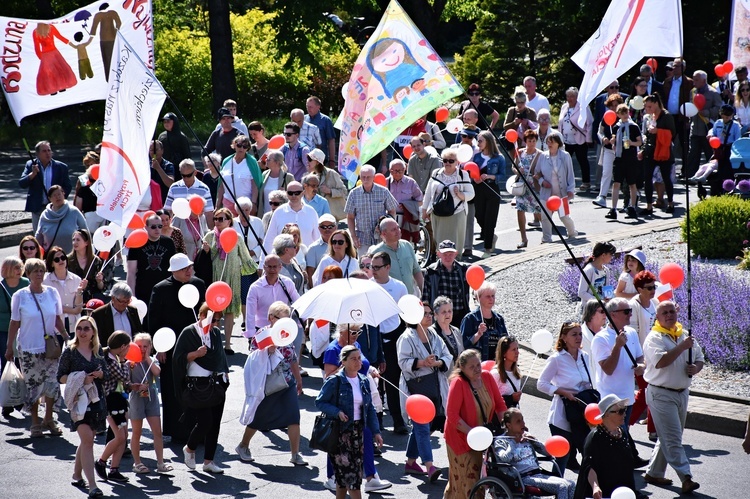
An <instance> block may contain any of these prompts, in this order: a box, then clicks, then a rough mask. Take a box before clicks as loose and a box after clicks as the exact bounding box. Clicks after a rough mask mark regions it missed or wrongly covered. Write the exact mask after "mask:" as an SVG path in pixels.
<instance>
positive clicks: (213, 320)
mask: <svg viewBox="0 0 750 499" xmlns="http://www.w3.org/2000/svg"><path fill="white" fill-rule="evenodd" d="M219 322H221V317H219V318H218V319H217V318H215V317H214V318H213V319H212V320H211V324H218V323H219Z"/></svg>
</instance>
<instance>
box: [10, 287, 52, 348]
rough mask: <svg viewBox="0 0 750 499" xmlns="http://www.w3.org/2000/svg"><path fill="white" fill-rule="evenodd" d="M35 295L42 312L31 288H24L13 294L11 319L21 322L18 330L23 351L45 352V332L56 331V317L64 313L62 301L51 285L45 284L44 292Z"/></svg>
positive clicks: (19, 344) (19, 342)
mask: <svg viewBox="0 0 750 499" xmlns="http://www.w3.org/2000/svg"><path fill="white" fill-rule="evenodd" d="M34 296H35V297H36V299H37V301H38V302H39V308H41V309H42V313H41V314H40V313H39V309H38V308H37V306H36V303H35V302H34V297H33V296H32V293H31V288H23V289H19V290H18V291H16V292H15V293H14V294H13V298H12V299H11V302H10V320H12V321H18V322H20V323H21V325H20V327H19V330H18V346H19V348H20V350H21V351H22V352H28V353H44V333H47V334H52V333H53V332H54V331H55V319H57V316H58V315H62V301H61V300H60V294H59V293H58V292H57V290H56V289H55V288H53V287H50V286H44V292H42V293H41V294H36V293H34ZM42 315H43V316H44V329H43V328H42Z"/></svg>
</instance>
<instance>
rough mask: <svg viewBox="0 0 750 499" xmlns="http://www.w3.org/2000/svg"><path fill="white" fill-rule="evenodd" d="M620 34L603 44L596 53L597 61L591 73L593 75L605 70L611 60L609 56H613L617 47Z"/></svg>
mask: <svg viewBox="0 0 750 499" xmlns="http://www.w3.org/2000/svg"><path fill="white" fill-rule="evenodd" d="M620 35H621V33H617V36H615V37H614V38H613V39H612V40H610V41H609V42H608V43H607V44H606V45H603V46H602V48H600V49H599V52H598V53H597V54H596V62H595V63H594V70H593V72H592V73H591V76H596V74H597V73H599V72H600V71H601V70H603V69H604V67H605V66H606V65H607V63H608V62H609V58H610V57H612V50H613V49H614V48H615V45H617V41H618V40H619V39H620Z"/></svg>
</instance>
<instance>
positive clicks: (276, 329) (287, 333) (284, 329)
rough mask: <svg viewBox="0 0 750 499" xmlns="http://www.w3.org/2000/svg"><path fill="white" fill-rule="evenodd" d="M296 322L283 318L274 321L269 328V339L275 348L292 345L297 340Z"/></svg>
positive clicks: (289, 318)
mask: <svg viewBox="0 0 750 499" xmlns="http://www.w3.org/2000/svg"><path fill="white" fill-rule="evenodd" d="M297 331H298V328H297V322H296V321H295V320H294V319H292V318H291V317H284V318H283V319H279V320H277V321H276V324H274V325H273V327H272V328H271V339H272V340H273V344H274V345H276V346H277V347H285V346H288V345H291V344H292V343H294V340H295V338H297Z"/></svg>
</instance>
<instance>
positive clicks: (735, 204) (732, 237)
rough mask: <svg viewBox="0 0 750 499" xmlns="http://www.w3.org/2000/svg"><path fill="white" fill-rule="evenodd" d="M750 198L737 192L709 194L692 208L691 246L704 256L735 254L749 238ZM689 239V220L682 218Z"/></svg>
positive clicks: (719, 256) (713, 256) (733, 255)
mask: <svg viewBox="0 0 750 499" xmlns="http://www.w3.org/2000/svg"><path fill="white" fill-rule="evenodd" d="M748 219H750V201H745V200H742V199H740V198H739V197H736V196H718V197H710V198H708V199H706V200H704V201H701V202H699V203H697V204H696V205H694V206H693V207H691V208H690V247H691V248H692V250H693V253H694V254H696V255H699V256H701V257H703V258H735V257H736V256H738V255H740V254H741V253H742V247H743V241H745V240H747V239H750V229H748V227H747V221H748ZM681 226H682V240H683V241H686V240H687V221H686V220H683V221H682V225H681Z"/></svg>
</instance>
